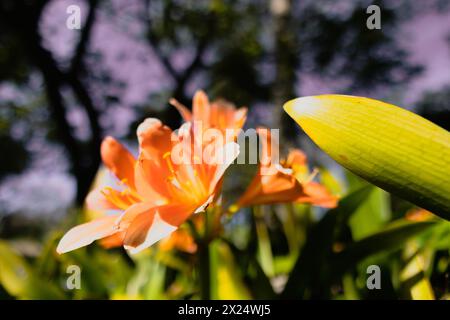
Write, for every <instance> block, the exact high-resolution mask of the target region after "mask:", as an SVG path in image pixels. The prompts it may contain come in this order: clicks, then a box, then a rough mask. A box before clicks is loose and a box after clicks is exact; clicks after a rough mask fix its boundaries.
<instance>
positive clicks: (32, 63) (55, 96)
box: [0, 0, 450, 291]
mask: <svg viewBox="0 0 450 320" xmlns="http://www.w3.org/2000/svg"><path fill="white" fill-rule="evenodd" d="M371 4H376V5H378V6H379V7H380V8H381V29H380V30H369V29H368V28H367V27H366V20H367V18H368V17H369V14H367V13H366V8H367V7H368V6H369V5H371ZM71 5H76V6H78V7H79V8H80V12H81V29H79V30H77V29H74V30H72V29H70V28H68V27H67V25H66V22H67V19H68V18H69V17H70V16H71V14H70V13H68V12H67V8H68V7H69V6H71ZM200 88H202V89H204V90H205V91H206V92H207V93H208V94H209V95H210V97H212V98H219V97H223V98H226V99H228V100H230V101H232V102H234V103H235V104H236V105H237V106H243V105H245V106H247V107H249V109H250V111H249V119H248V121H247V125H246V126H247V127H255V126H256V125H266V126H269V127H272V128H280V129H281V130H282V137H281V140H282V141H283V144H284V145H285V146H300V147H301V148H302V149H304V150H305V151H306V152H307V154H308V156H309V158H310V159H311V161H312V163H313V164H320V165H323V166H327V167H330V168H332V171H333V172H334V173H335V175H336V176H337V177H338V178H339V176H340V175H341V174H342V172H340V171H339V170H340V169H339V168H336V165H335V164H334V163H333V162H332V161H331V160H330V159H328V158H327V157H326V156H325V155H323V153H321V152H318V150H317V149H316V148H315V147H314V146H313V145H312V143H311V142H309V140H308V139H306V138H305V137H304V136H303V135H302V134H301V132H300V130H299V129H298V128H297V126H296V125H295V124H294V122H293V121H291V120H290V119H288V118H287V117H286V116H284V115H283V113H282V112H281V110H282V109H281V106H282V104H283V102H285V101H287V100H289V99H291V98H294V97H298V96H304V95H314V94H323V93H342V94H352V95H364V96H368V97H372V98H376V99H381V100H384V101H387V102H390V103H393V104H396V105H399V106H402V107H405V108H408V109H411V110H413V111H415V112H417V113H420V114H422V115H423V116H425V117H426V118H428V119H430V120H431V121H433V122H435V123H437V124H439V125H441V126H443V127H444V128H446V129H449V127H450V104H449V101H450V1H446V0H430V1H412V0H409V1H408V0H390V1H387V0H386V1H363V0H361V1H359V0H339V1H336V0H298V1H294V0H261V1H252V0H210V1H203V0H183V1H181V0H179V1H177V0H173V1H170V0H127V1H124V0H111V1H101V0H85V1H82V0H58V1H56V0H53V1H45V0H36V1H27V0H2V1H1V3H0V238H2V239H9V240H15V239H28V240H29V239H43V238H44V237H46V236H47V235H48V232H49V231H51V230H54V229H58V228H60V224H61V221H65V220H66V219H68V218H67V217H69V216H71V215H72V216H74V215H76V208H79V207H80V206H81V205H82V204H83V201H84V198H85V196H86V194H87V192H88V191H89V189H90V187H91V184H92V181H93V179H94V177H95V175H96V173H97V170H98V168H99V165H100V156H99V146H100V143H101V140H102V138H103V137H104V136H106V135H112V136H114V137H116V138H118V139H120V140H121V141H122V142H124V143H125V144H127V145H128V146H129V147H130V148H131V149H132V150H133V148H136V145H135V129H136V127H137V124H138V123H139V122H140V121H141V120H142V119H144V118H146V117H158V118H160V119H162V120H163V122H165V123H167V124H168V125H169V126H171V127H172V128H176V127H177V126H178V125H179V124H180V121H181V119H180V117H179V115H178V113H177V112H176V111H175V110H174V108H173V107H170V106H169V105H168V103H167V101H168V99H169V98H170V97H175V98H176V99H178V100H179V101H181V102H183V103H184V104H185V105H187V106H190V105H191V97H192V95H193V93H194V91H195V90H197V89H200ZM39 245H40V242H39V241H37V242H36V241H35V242H31V244H30V242H28V243H27V246H25V247H22V250H25V251H27V250H28V251H27V252H29V254H30V255H31V256H32V255H33V252H37V251H39V250H41V249H42V248H40V247H39ZM39 252H40V251H39ZM0 291H1V290H0Z"/></svg>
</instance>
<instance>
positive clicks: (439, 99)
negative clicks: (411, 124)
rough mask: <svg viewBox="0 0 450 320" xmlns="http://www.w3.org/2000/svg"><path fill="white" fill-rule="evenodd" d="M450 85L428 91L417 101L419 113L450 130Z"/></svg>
mask: <svg viewBox="0 0 450 320" xmlns="http://www.w3.org/2000/svg"><path fill="white" fill-rule="evenodd" d="M449 101H450V86H446V87H444V88H442V89H441V90H438V91H432V92H427V93H426V94H424V96H423V97H422V99H420V100H419V102H417V109H418V111H419V113H420V114H421V115H422V116H424V117H425V118H427V119H428V120H430V121H432V122H434V123H436V124H437V125H439V126H441V127H443V128H445V129H447V130H450V105H449Z"/></svg>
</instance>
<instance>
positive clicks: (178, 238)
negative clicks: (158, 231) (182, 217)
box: [159, 229, 197, 253]
mask: <svg viewBox="0 0 450 320" xmlns="http://www.w3.org/2000/svg"><path fill="white" fill-rule="evenodd" d="M159 249H160V250H162V251H170V250H173V249H177V250H180V251H183V252H187V253H195V252H196V251H197V244H196V243H195V241H194V238H192V236H191V235H190V234H189V232H188V231H187V230H186V229H178V230H177V231H175V232H173V233H172V234H171V235H170V237H167V238H165V239H163V240H161V241H160V242H159Z"/></svg>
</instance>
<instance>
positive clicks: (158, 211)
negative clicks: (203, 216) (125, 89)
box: [57, 119, 239, 253]
mask: <svg viewBox="0 0 450 320" xmlns="http://www.w3.org/2000/svg"><path fill="white" fill-rule="evenodd" d="M137 136H138V140H139V149H140V152H139V158H138V160H135V159H134V157H133V156H132V155H131V154H130V153H129V152H128V151H127V150H126V149H125V148H124V147H123V146H122V145H121V144H120V143H118V142H117V141H116V140H114V139H113V138H110V137H108V138H106V139H105V140H104V142H103V144H102V147H101V155H102V160H103V162H104V164H105V165H106V166H107V168H108V169H109V170H110V171H111V172H113V173H114V174H115V176H116V177H117V178H118V179H119V180H121V182H122V184H123V186H124V189H123V190H117V189H113V188H104V189H103V190H101V191H100V192H99V191H93V193H92V194H90V195H89V196H88V199H87V201H88V206H89V207H101V208H103V209H118V210H120V211H121V213H120V214H119V215H105V216H103V217H100V218H98V219H95V220H93V221H91V222H88V223H85V224H82V225H79V226H77V227H75V228H73V229H71V230H70V231H69V232H67V233H66V234H65V235H64V237H63V238H62V239H61V241H60V243H59V245H58V248H57V251H58V252H59V253H65V252H68V251H71V250H74V249H77V248H80V247H83V246H86V245H88V244H90V243H92V242H93V241H95V240H99V239H103V240H102V244H103V245H104V246H107V247H113V246H117V245H123V246H124V247H125V248H126V249H127V250H129V251H130V253H136V252H139V251H141V250H143V249H145V248H147V247H149V246H151V245H152V244H154V243H155V242H157V241H159V240H160V239H162V238H164V237H166V236H168V235H170V234H171V233H172V232H173V231H175V230H176V229H177V228H178V226H180V225H181V224H182V223H183V222H184V221H185V220H186V219H188V218H189V217H190V216H191V215H192V214H194V213H198V212H201V211H204V209H205V208H206V207H207V206H208V205H209V204H210V203H211V202H212V200H213V199H214V196H215V194H216V193H217V191H218V190H217V189H218V186H219V184H220V183H219V182H220V180H221V178H222V175H223V173H224V172H225V170H226V168H227V167H228V166H229V165H230V164H231V163H232V162H233V161H234V159H235V158H236V157H237V155H238V153H239V146H238V145H237V144H236V143H234V142H229V143H226V144H221V145H219V144H216V143H214V141H212V142H210V143H209V144H207V145H206V147H207V148H209V150H210V155H211V156H210V159H209V161H207V162H205V161H203V162H200V163H199V161H197V159H194V158H195V157H196V154H195V153H193V152H190V150H191V148H192V146H193V144H195V143H196V142H195V139H193V130H192V126H191V124H190V123H186V124H184V125H183V126H182V127H181V128H180V130H179V132H178V133H175V132H172V130H170V128H168V127H167V126H164V125H163V124H162V123H161V122H160V121H159V120H157V119H147V120H145V121H144V122H143V123H142V124H141V125H139V127H138V130H137ZM180 150H181V151H182V160H183V161H181V162H180V161H178V160H179V159H178V160H177V158H176V157H174V156H173V154H172V153H173V152H176V153H177V154H178V153H179V151H180ZM174 159H175V160H177V161H174Z"/></svg>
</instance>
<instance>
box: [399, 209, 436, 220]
mask: <svg viewBox="0 0 450 320" xmlns="http://www.w3.org/2000/svg"><path fill="white" fill-rule="evenodd" d="M405 218H406V220H410V221H417V222H419V221H427V220H430V219H432V218H433V214H432V213H431V212H430V211H428V210H425V209H422V208H413V209H410V210H408V211H407V212H406V214H405Z"/></svg>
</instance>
